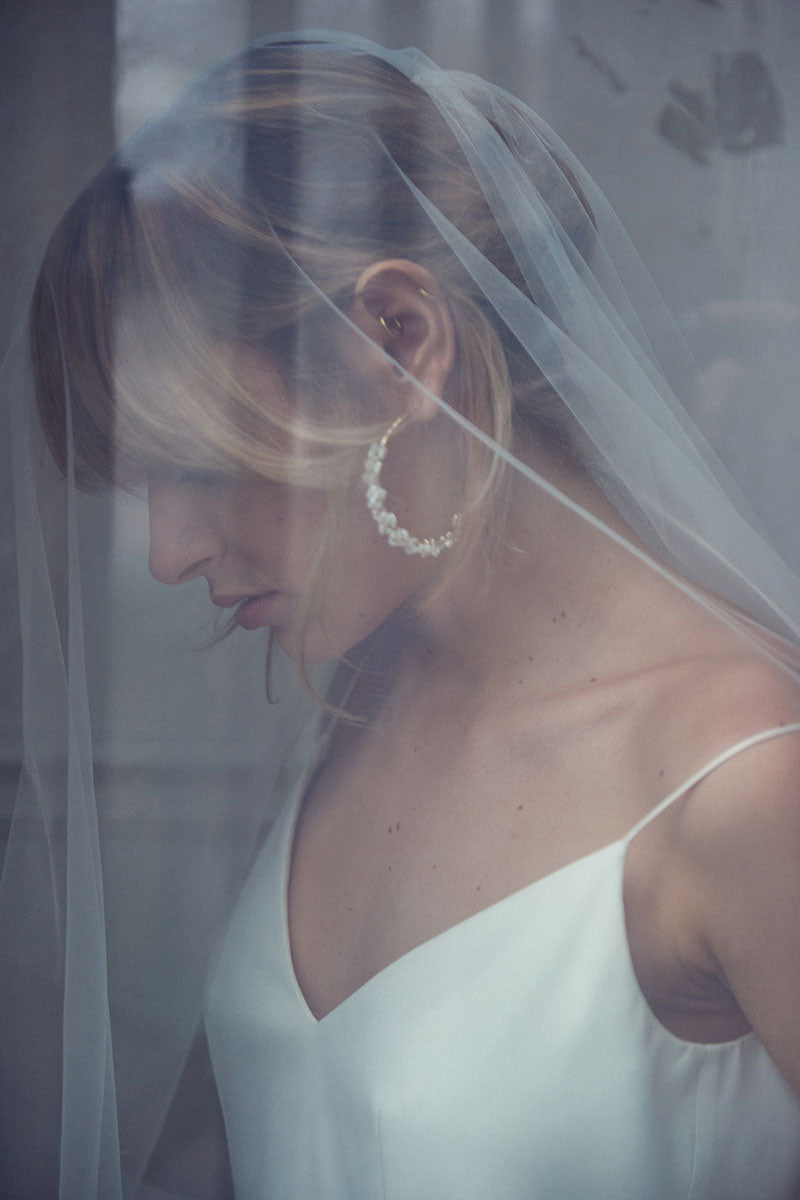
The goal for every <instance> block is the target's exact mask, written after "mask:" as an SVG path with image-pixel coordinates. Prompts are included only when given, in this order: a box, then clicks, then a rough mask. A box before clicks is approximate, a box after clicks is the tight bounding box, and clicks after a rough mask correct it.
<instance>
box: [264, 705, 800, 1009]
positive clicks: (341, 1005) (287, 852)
mask: <svg viewBox="0 0 800 1200" xmlns="http://www.w3.org/2000/svg"><path fill="white" fill-rule="evenodd" d="M798 732H800V723H792V724H788V725H780V726H775V727H772V728H770V729H766V730H762V731H761V732H759V733H756V734H753V735H751V736H750V737H747V738H744V739H742V740H741V741H739V742H737V743H735V744H734V745H733V746H730V747H729V748H728V749H727V750H724V751H723V752H722V753H721V754H718V755H716V756H715V757H714V758H712V759H710V760H709V761H707V762H706V763H705V764H704V765H703V766H702V767H700V768H699V769H698V770H696V771H694V772H693V773H692V774H691V775H690V776H689V777H688V779H686V780H685V781H684V782H683V783H682V784H681V785H680V786H679V787H677V788H675V789H674V790H673V791H671V792H670V793H669V794H668V795H667V796H666V797H664V799H662V800H661V801H660V803H658V804H656V805H655V807H654V808H652V809H650V810H649V811H648V812H647V813H646V814H645V815H644V816H643V817H642V818H641V819H640V820H639V821H637V822H636V823H635V824H634V825H633V827H632V828H631V829H629V830H628V831H627V832H626V833H624V834H622V836H621V837H619V838H615V839H614V840H613V841H611V842H606V843H604V844H603V845H602V846H599V847H597V848H596V849H594V850H590V851H588V852H587V853H585V854H581V855H579V856H578V857H577V858H573V859H570V860H569V862H566V863H562V864H561V866H558V867H554V868H553V869H552V870H550V871H547V872H545V874H543V875H540V876H538V877H537V878H536V879H533V880H531V881H530V882H529V883H526V884H523V886H522V887H520V888H516V889H515V890H514V891H512V892H509V893H508V894H507V895H505V896H501V897H500V898H499V899H498V900H494V901H492V902H491V903H490V904H487V905H485V906H484V907H483V908H480V909H478V910H477V911H476V912H473V913H469V914H468V915H467V916H466V917H462V918H461V919H460V920H458V921H455V922H454V923H453V924H452V925H448V926H447V927H446V928H445V929H442V930H440V931H439V932H438V933H434V934H431V936H430V937H427V938H424V939H423V940H422V941H421V942H417V943H416V944H415V945H414V946H411V947H409V949H408V950H404V951H403V952H402V954H399V955H398V956H397V957H396V958H393V959H392V960H391V961H390V962H388V963H386V964H385V965H384V966H383V967H379V968H378V970H377V971H375V972H374V973H373V974H372V975H370V976H368V978H367V979H365V980H364V981H363V982H362V983H360V984H359V985H358V986H357V987H356V988H354V989H353V991H351V992H349V993H348V994H347V995H346V996H345V997H344V998H343V999H342V1000H340V1001H339V1002H338V1003H337V1004H335V1005H334V1006H333V1008H330V1009H328V1011H327V1012H325V1013H323V1014H322V1015H321V1016H319V1017H318V1016H317V1015H316V1013H315V1012H314V1011H313V1009H312V1008H311V1005H310V1004H309V1002H308V1000H307V998H306V995H305V993H304V991H303V989H302V987H301V985H300V980H299V978H298V975H297V970H296V968H295V962H294V956H293V953H292V937H291V925H290V921H289V884H290V878H291V870H292V860H293V856H294V845H295V838H296V833H297V826H298V822H299V819H300V813H301V810H302V806H303V800H304V798H305V795H306V793H307V790H308V787H309V784H310V782H311V780H312V779H313V777H314V774H315V772H316V771H317V770H318V769H319V767H320V765H321V762H322V755H323V752H324V743H323V744H322V745H321V747H320V749H319V750H318V752H317V753H316V754H315V755H314V756H313V758H312V762H311V765H310V766H309V768H308V769H307V770H306V771H304V772H302V775H301V778H300V779H299V781H298V784H297V788H296V789H295V792H294V794H293V796H292V800H291V804H289V805H287V818H286V826H287V828H286V830H285V831H283V830H282V831H281V833H282V837H281V841H280V845H279V846H278V847H277V848H276V849H277V850H278V852H279V854H280V871H279V872H278V879H279V886H280V896H281V903H280V924H281V931H280V932H281V940H282V946H283V952H284V955H285V959H286V963H287V971H288V974H289V977H290V981H291V985H292V988H293V990H294V992H295V994H296V996H297V999H298V1002H299V1004H300V1007H301V1008H302V1009H303V1011H304V1012H305V1014H306V1016H307V1018H308V1020H309V1021H311V1022H312V1023H313V1024H314V1025H316V1026H318V1027H322V1026H323V1025H324V1024H326V1023H328V1022H329V1021H331V1020H332V1019H335V1017H336V1015H337V1014H339V1013H342V1012H343V1011H344V1010H346V1009H348V1008H349V1007H351V1003H352V1004H355V1003H356V1002H357V1000H358V998H360V997H361V995H362V994H364V993H365V992H366V991H368V990H370V989H371V988H373V987H377V986H378V985H379V982H380V981H381V980H383V979H384V978H385V977H386V976H387V975H389V974H394V973H396V971H398V970H403V969H404V968H405V967H406V966H407V965H408V964H409V962H410V961H411V960H412V959H415V958H417V957H418V956H419V955H420V954H423V953H426V952H429V948H430V947H432V946H434V945H436V944H438V943H441V942H442V941H443V940H445V939H448V940H449V939H450V938H451V937H458V936H461V935H462V934H463V932H464V931H465V930H466V929H468V928H470V927H471V926H472V925H474V924H478V923H480V921H481V920H490V919H491V916H492V915H493V914H495V913H496V912H498V911H499V910H500V909H502V908H504V907H507V906H508V907H510V906H511V905H512V904H514V903H520V902H521V901H522V900H523V899H525V898H527V897H529V896H530V895H532V894H533V893H534V892H535V891H537V890H538V889H539V888H540V887H542V886H543V885H545V884H547V883H548V882H549V881H553V880H555V879H556V878H558V877H559V876H562V875H566V874H567V873H569V872H570V871H572V870H575V869H578V868H579V867H581V866H584V867H585V866H586V865H587V864H588V863H589V862H591V861H592V860H593V859H597V858H600V857H601V856H603V855H608V856H609V857H611V856H613V854H614V853H615V852H618V853H619V855H620V857H621V859H622V863H623V866H622V871H621V873H620V904H622V905H623V911H624V897H623V889H624V863H625V860H626V858H627V851H628V848H629V846H630V843H631V842H632V841H633V839H634V838H635V837H636V835H637V834H638V833H640V832H641V830H642V829H644V828H645V826H646V825H649V824H650V822H651V821H652V820H654V819H655V818H656V817H658V816H659V815H660V814H661V813H662V812H664V810H665V809H667V808H669V806H670V805H671V804H672V803H674V801H676V800H678V799H680V797H681V796H683V795H685V794H686V793H687V792H688V791H689V790H690V789H691V788H693V787H694V786H695V785H696V784H697V783H699V782H700V781H701V780H703V779H704V778H705V777H706V776H707V775H709V774H710V773H711V772H712V771H714V770H715V769H716V768H717V767H719V766H721V765H722V764H723V763H725V762H727V761H728V760H729V759H731V758H733V757H734V756H735V755H736V754H738V753H740V751H742V750H746V749H749V748H750V747H751V746H754V745H757V744H758V743H759V742H763V741H767V740H769V739H770V738H773V737H776V736H779V735H781V734H784V733H798Z"/></svg>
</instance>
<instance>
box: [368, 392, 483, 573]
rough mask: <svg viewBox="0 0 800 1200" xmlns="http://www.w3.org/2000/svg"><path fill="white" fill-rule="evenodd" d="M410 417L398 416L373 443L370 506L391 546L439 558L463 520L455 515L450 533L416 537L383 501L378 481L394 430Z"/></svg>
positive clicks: (370, 470)
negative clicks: (433, 536)
mask: <svg viewBox="0 0 800 1200" xmlns="http://www.w3.org/2000/svg"><path fill="white" fill-rule="evenodd" d="M407 420H408V417H407V416H405V415H403V416H401V417H398V418H397V420H396V421H394V422H393V423H392V424H391V425H390V426H389V428H388V429H387V430H386V432H385V433H384V435H383V437H381V438H379V439H378V440H377V441H376V442H373V443H372V445H371V446H370V448H369V450H368V451H367V457H366V459H365V460H364V475H363V480H364V483H365V484H366V488H367V492H366V495H367V508H368V509H369V511H370V512H371V513H372V518H373V520H374V521H375V524H376V525H377V526H378V529H379V530H380V532H381V534H382V535H383V537H385V538H386V540H387V542H388V543H389V545H390V546H399V547H400V548H401V549H402V550H404V551H405V552H406V554H417V555H419V556H420V557H421V558H437V557H438V556H439V555H440V554H441V552H442V550H449V549H450V547H451V546H452V545H453V543H454V542H455V538H456V532H457V530H458V526H459V523H460V520H461V518H460V516H459V514H458V513H455V514H454V516H453V523H452V527H451V528H450V529H448V531H447V533H442V534H440V535H439V536H438V537H435V538H416V537H414V535H413V534H411V533H409V532H408V530H407V529H404V528H403V526H402V525H398V523H397V516H396V514H395V513H393V512H390V511H389V509H387V508H386V505H385V503H384V501H385V500H386V489H385V488H382V487H381V485H380V483H379V480H380V474H381V469H382V467H383V460H384V459H385V457H386V443H387V442H388V441H389V438H390V437H391V436H392V434H393V433H397V431H398V429H400V428H401V427H402V426H403V425H405V424H406V422H407Z"/></svg>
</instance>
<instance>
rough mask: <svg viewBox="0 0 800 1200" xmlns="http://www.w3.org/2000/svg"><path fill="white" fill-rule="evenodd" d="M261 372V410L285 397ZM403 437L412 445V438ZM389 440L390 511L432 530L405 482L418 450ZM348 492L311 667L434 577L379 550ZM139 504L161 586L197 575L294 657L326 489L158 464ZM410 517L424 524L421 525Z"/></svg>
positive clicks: (356, 489) (396, 553) (362, 509)
mask: <svg viewBox="0 0 800 1200" xmlns="http://www.w3.org/2000/svg"><path fill="white" fill-rule="evenodd" d="M258 375H259V378H258V386H259V388H260V389H261V393H260V394H263V395H264V397H265V403H266V402H268V400H269V398H270V397H272V398H273V399H274V398H275V397H278V396H281V395H283V396H285V391H284V390H283V389H282V388H281V386H280V380H279V377H278V376H277V372H275V371H274V370H273V369H272V368H270V367H269V366H268V365H267V364H264V363H262V364H260V366H259V368H258ZM411 438H412V439H413V440H414V441H415V444H416V442H418V440H419V439H418V438H417V439H414V435H413V434H412V435H411ZM396 440H397V447H396V448H395V439H393V440H392V444H391V447H390V455H391V456H392V457H393V458H394V459H395V462H393V463H391V464H390V463H389V461H388V459H387V471H386V476H387V487H388V488H389V489H390V490H389V499H388V501H387V503H389V502H392V501H395V500H396V501H398V502H399V505H396V504H392V506H393V507H398V506H399V509H400V516H401V518H402V519H403V520H408V523H409V527H410V528H412V530H414V529H420V528H421V532H422V533H425V532H430V531H431V530H430V526H431V523H432V522H435V521H436V520H437V516H436V511H437V509H436V508H434V515H433V516H431V515H430V513H428V514H427V516H426V515H425V508H427V507H428V505H427V503H425V504H424V505H423V511H422V512H420V511H419V508H420V504H419V497H418V496H416V495H415V494H414V485H413V480H412V479H411V478H409V476H410V474H411V473H412V471H413V473H414V474H416V473H417V465H416V464H415V463H414V454H415V451H414V448H413V447H409V446H408V445H406V446H405V447H404V446H403V445H402V442H403V441H404V438H403V435H398V437H397V439H396ZM406 441H408V439H406ZM404 450H405V453H403V451H404ZM390 467H391V468H392V469H391V470H390ZM427 474H428V476H430V472H427ZM418 490H419V489H417V491H418ZM423 490H424V489H423ZM351 493H352V494H351V495H349V496H348V497H347V498H346V502H345V508H344V512H343V515H342V519H341V521H340V523H339V525H338V527H337V533H336V545H335V546H333V547H331V548H330V549H331V553H330V555H329V558H328V561H329V564H330V565H329V567H328V569H326V571H325V574H324V577H323V579H322V591H321V598H320V602H319V605H318V607H317V608H316V609H312V615H311V620H310V623H309V624H308V626H307V630H306V636H305V642H304V646H303V648H302V655H303V658H304V660H305V661H306V662H309V663H313V662H324V661H327V660H330V659H332V658H336V657H338V656H340V655H342V654H343V653H345V651H347V650H348V649H350V648H351V647H352V646H354V645H356V644H357V643H358V642H359V641H361V640H362V639H363V638H364V637H366V636H367V635H368V634H370V633H372V632H373V631H374V630H375V629H376V628H377V627H378V626H379V625H380V624H382V622H383V621H385V620H386V619H387V617H389V616H390V615H391V614H392V613H393V612H394V611H396V610H397V609H398V608H399V607H400V606H401V605H403V604H404V603H405V602H407V601H408V600H411V599H413V597H414V596H415V595H417V594H418V593H419V592H420V590H421V589H422V588H423V587H424V586H425V585H426V583H427V582H428V581H430V580H431V579H432V577H433V574H434V572H435V571H436V570H437V567H436V560H430V559H426V560H422V559H419V558H414V557H409V556H408V555H406V554H405V553H404V552H403V551H402V550H401V549H398V548H397V547H392V546H389V545H388V543H387V542H386V541H385V539H384V538H383V537H382V536H381V535H380V533H379V532H378V529H377V527H376V525H375V522H374V521H373V519H372V517H371V515H370V513H369V511H368V509H367V506H366V502H365V499H364V488H363V486H362V485H361V484H360V480H358V481H356V482H354V483H353V485H352V488H351ZM404 493H408V494H410V495H411V497H412V498H411V502H410V504H409V503H408V502H406V503H404V502H403V494H404ZM148 498H149V509H150V571H151V573H152V574H153V576H154V577H155V578H156V579H157V580H159V581H160V582H162V583H167V584H178V583H183V582H186V581H188V580H190V579H194V578H197V577H198V576H202V577H204V578H205V579H206V580H207V582H208V588H209V594H210V598H211V600H212V602H213V603H214V604H216V605H219V606H220V607H223V608H231V609H235V618H236V621H237V622H238V624H239V625H240V626H241V627H242V628H244V629H247V630H253V629H260V628H268V627H269V628H272V629H273V630H274V631H275V635H276V638H277V641H278V644H279V645H280V647H281V649H282V650H284V651H285V652H286V653H287V654H289V655H290V656H293V657H298V656H299V653H300V649H299V647H298V646H297V644H296V634H297V631H298V611H299V607H300V601H301V596H303V594H304V592H305V590H306V587H307V585H308V582H309V579H310V577H311V574H312V564H313V563H314V560H315V557H316V555H317V552H318V550H319V548H320V539H321V538H322V537H323V536H325V532H324V531H325V528H326V525H325V517H326V512H327V507H328V505H329V503H331V495H330V493H329V492H328V491H327V490H324V489H315V488H312V487H305V486H297V485H294V484H290V483H278V482H271V481H269V480H266V479H263V478H258V477H247V478H235V477H228V476H225V475H217V474H214V473H211V472H208V471H206V470H204V469H202V468H201V467H199V466H198V469H197V470H193V469H186V468H183V467H178V466H174V467H173V466H169V465H164V466H162V467H158V468H155V469H153V470H151V471H150V472H149V473H148ZM437 508H438V506H437ZM438 519H440V520H441V518H438ZM414 521H417V522H422V525H421V527H420V525H419V524H417V525H416V526H415V525H414V524H413V522H414ZM432 531H433V532H436V528H435V527H434V528H433V530H432Z"/></svg>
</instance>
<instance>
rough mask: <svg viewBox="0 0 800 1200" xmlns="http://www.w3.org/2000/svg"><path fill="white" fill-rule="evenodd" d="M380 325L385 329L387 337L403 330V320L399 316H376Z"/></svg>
mask: <svg viewBox="0 0 800 1200" xmlns="http://www.w3.org/2000/svg"><path fill="white" fill-rule="evenodd" d="M378 320H379V321H380V323H381V327H382V328H383V330H384V331H385V333H386V335H387V337H390V338H396V337H399V336H400V334H401V333H402V332H403V322H402V321H401V320H400V318H399V317H383V316H381V317H378Z"/></svg>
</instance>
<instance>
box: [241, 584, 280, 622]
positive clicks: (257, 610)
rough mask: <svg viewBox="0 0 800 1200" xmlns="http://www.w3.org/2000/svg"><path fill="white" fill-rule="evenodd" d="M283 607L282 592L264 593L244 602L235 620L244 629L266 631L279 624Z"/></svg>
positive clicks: (250, 597)
mask: <svg viewBox="0 0 800 1200" xmlns="http://www.w3.org/2000/svg"><path fill="white" fill-rule="evenodd" d="M283 607H284V606H283V593H282V592H278V591H274V592H262V594H261V595H260V596H249V597H248V598H247V599H246V600H242V601H241V603H240V604H239V607H238V608H237V609H236V612H235V614H234V620H235V621H236V624H237V625H240V626H241V628H242V629H264V628H266V627H267V626H269V625H275V624H277V622H278V620H279V619H280V615H281V611H282V609H283Z"/></svg>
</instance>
